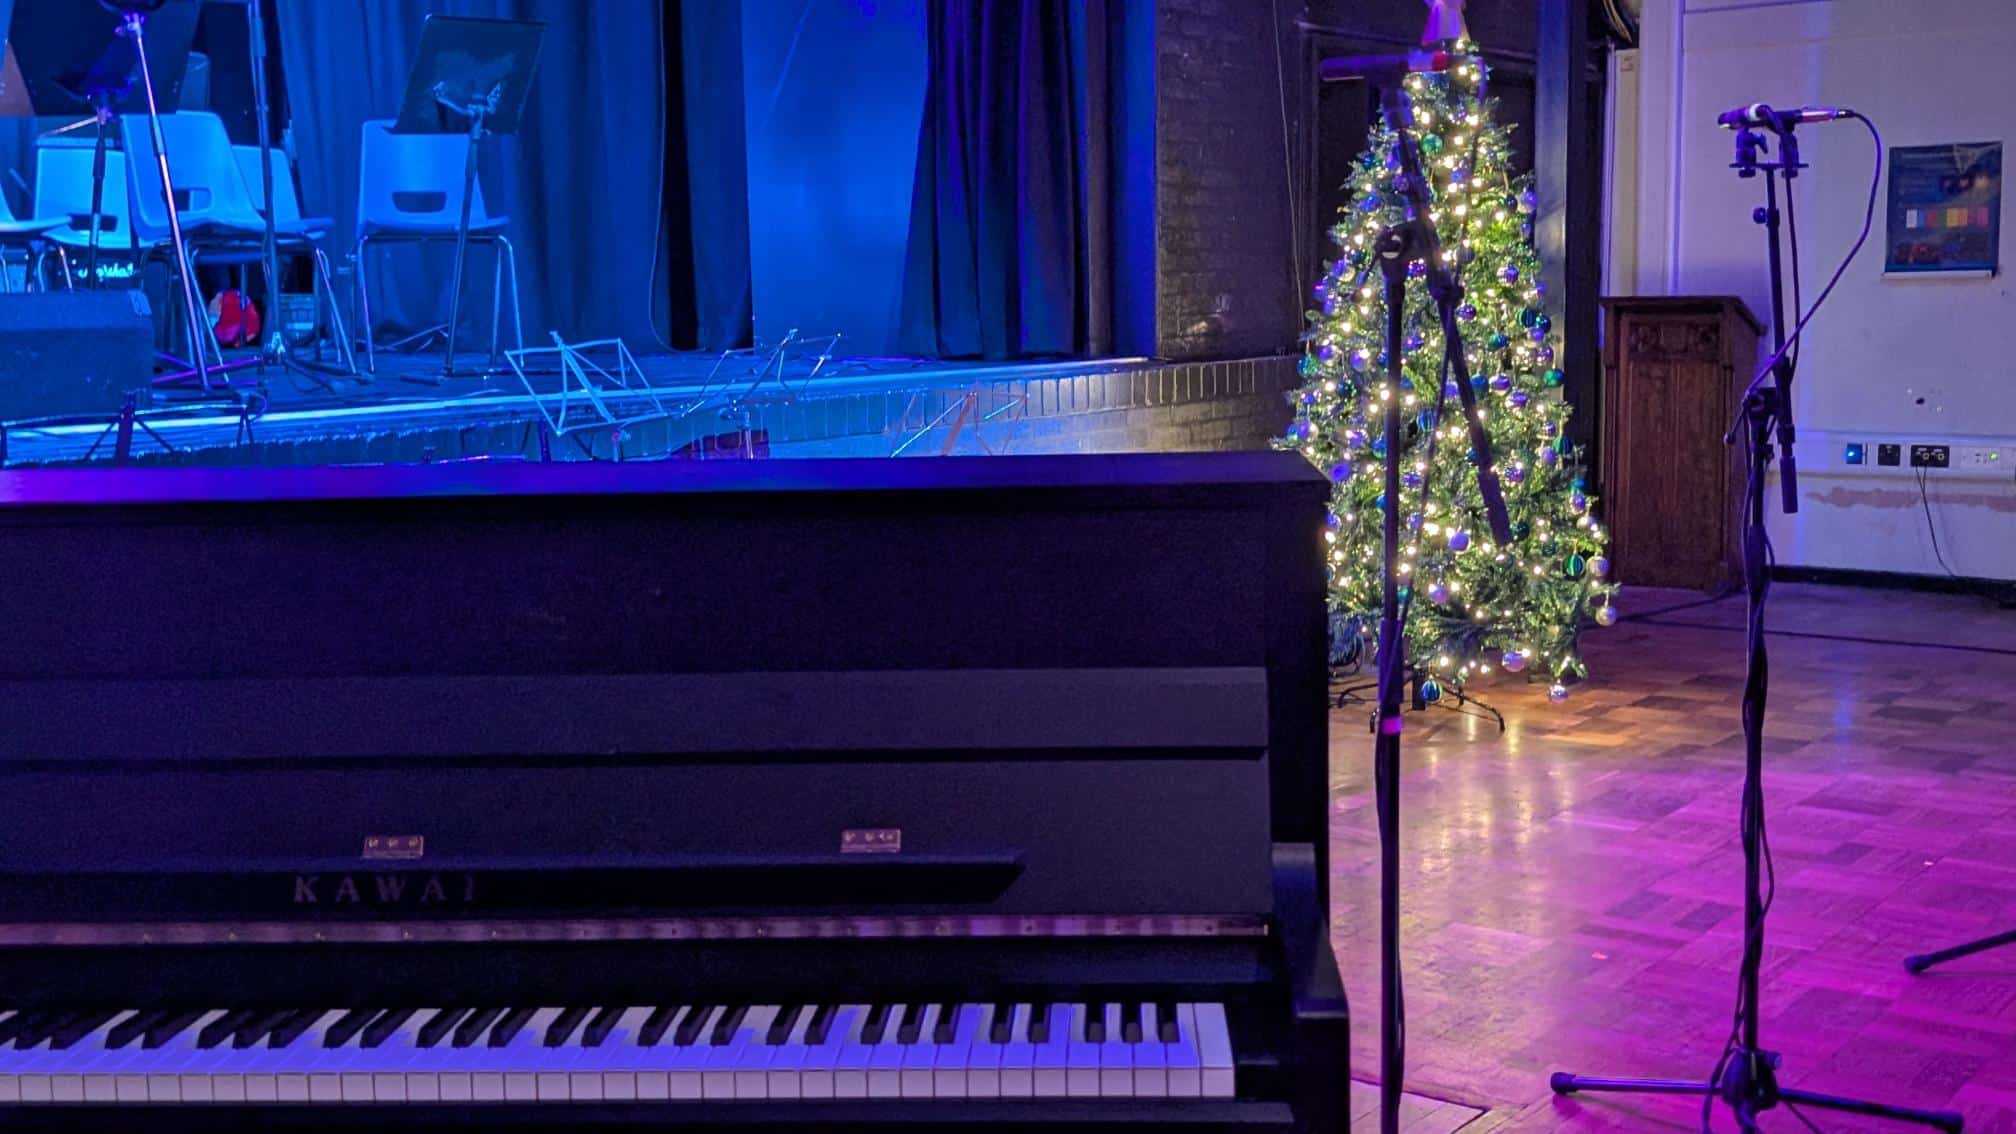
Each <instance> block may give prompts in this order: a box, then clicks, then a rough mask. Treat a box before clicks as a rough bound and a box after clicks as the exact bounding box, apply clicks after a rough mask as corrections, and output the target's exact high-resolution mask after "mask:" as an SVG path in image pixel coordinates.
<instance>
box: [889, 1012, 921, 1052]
mask: <svg viewBox="0 0 2016 1134" xmlns="http://www.w3.org/2000/svg"><path fill="white" fill-rule="evenodd" d="M923 1032H924V1005H922V1004H906V1005H904V1006H903V1018H902V1019H901V1020H900V1021H898V1022H897V1024H896V1042H897V1043H902V1044H911V1043H916V1042H917V1038H918V1036H920V1035H922V1034H923Z"/></svg>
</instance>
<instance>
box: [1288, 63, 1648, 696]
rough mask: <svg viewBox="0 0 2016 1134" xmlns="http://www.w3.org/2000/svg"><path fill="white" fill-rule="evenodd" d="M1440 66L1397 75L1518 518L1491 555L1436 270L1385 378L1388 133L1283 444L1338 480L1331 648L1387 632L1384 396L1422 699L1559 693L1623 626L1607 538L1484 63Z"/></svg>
mask: <svg viewBox="0 0 2016 1134" xmlns="http://www.w3.org/2000/svg"><path fill="white" fill-rule="evenodd" d="M1454 46H1455V49H1456V50H1455V51H1454V53H1452V54H1449V55H1445V56H1442V57H1440V59H1439V60H1438V63H1439V62H1443V61H1446V64H1447V66H1446V69H1441V70H1429V71H1417V72H1415V73H1413V74H1410V75H1408V76H1407V78H1406V80H1405V90H1406V93H1407V95H1408V98H1409V101H1410V102H1411V104H1412V109H1413V121H1412V124H1411V126H1410V127H1409V130H1410V136H1411V137H1412V138H1413V139H1414V141H1415V143H1416V146H1417V151H1416V152H1417V153H1418V154H1419V155H1420V156H1421V160H1422V162H1423V165H1424V173H1425V174H1426V180H1427V181H1428V183H1429V184H1428V186H1427V189H1428V192H1429V194H1430V201H1431V208H1430V213H1429V219H1430V220H1431V221H1432V222H1433V223H1434V225H1435V229H1436V232H1437V234H1438V235H1439V237H1440V241H1441V245H1442V249H1443V251H1442V255H1443V257H1444V259H1445V261H1446V262H1447V263H1448V264H1450V265H1451V266H1453V267H1455V268H1456V269H1457V277H1458V280H1459V281H1460V283H1461V286H1462V292H1463V294H1462V297H1461V306H1460V307H1459V308H1458V310H1457V319H1458V326H1459V328H1460V330H1461V333H1462V336H1463V343H1464V347H1465V349H1466V350H1467V352H1468V358H1469V362H1470V369H1471V372H1472V375H1473V377H1472V379H1471V384H1472V387H1473V389H1474V390H1475V391H1476V394H1477V398H1478V408H1479V411H1480V414H1481V416H1482V417H1483V420H1484V424H1485V428H1486V430H1487V431H1488V433H1489V436H1490V438H1491V446H1492V452H1493V456H1494V458H1495V460H1496V462H1497V467H1498V471H1499V479H1500V482H1501V484H1502V486H1503V488H1504V494H1505V502H1506V506H1507V509H1508V511H1509V513H1510V518H1511V521H1512V534H1513V539H1512V542H1511V543H1510V544H1508V545H1505V546H1499V545H1497V544H1495V543H1494V542H1493V540H1492V538H1491V535H1490V530H1489V528H1488V526H1487V525H1486V522H1485V516H1484V509H1483V501H1482V499H1481V497H1480V495H1479V489H1478V484H1477V470H1476V466H1475V464H1474V463H1473V457H1474V454H1473V453H1472V452H1471V450H1470V445H1469V440H1468V432H1467V426H1466V425H1465V423H1464V422H1463V420H1462V413H1461V407H1460V404H1459V402H1458V398H1457V395H1458V391H1457V390H1456V388H1455V386H1454V383H1453V381H1452V380H1451V379H1450V377H1449V375H1448V374H1447V373H1446V372H1445V368H1444V365H1443V343H1442V333H1441V325H1440V321H1439V319H1438V318H1437V313H1436V309H1435V306H1434V301H1433V300H1432V299H1431V298H1430V296H1429V295H1428V290H1427V288H1426V287H1425V286H1422V277H1424V276H1425V275H1426V274H1427V265H1426V264H1425V263H1421V262H1419V261H1417V262H1415V263H1412V264H1410V265H1408V274H1409V276H1410V277H1412V279H1413V286H1410V287H1409V288H1408V296H1407V307H1406V311H1405V313H1404V321H1405V325H1406V340H1405V354H1404V355H1403V358H1402V367H1403V373H1404V377H1403V378H1402V379H1401V381H1400V384H1399V388H1398V389H1397V390H1396V389H1392V388H1390V387H1389V384H1388V382H1387V376H1386V351H1385V343H1384V336H1385V329H1386V304H1385V291H1384V281H1383V277H1382V275H1381V273H1380V270H1379V264H1378V261H1377V259H1376V257H1375V256H1374V255H1373V253H1372V248H1373V246H1374V245H1375V244H1376V243H1377V241H1378V238H1379V236H1380V234H1381V233H1382V232H1383V231H1385V230H1386V229H1387V228H1388V226H1390V225H1393V224H1395V223H1397V222H1399V221H1400V220H1402V219H1403V218H1404V217H1405V211H1406V207H1407V206H1406V199H1405V197H1404V196H1403V195H1402V193H1401V192H1400V188H1399V185H1398V184H1397V175H1398V173H1399V170H1400V168H1401V161H1400V155H1399V153H1398V151H1397V149H1396V143H1397V141H1398V139H1397V138H1396V136H1395V135H1394V133H1393V132H1392V131H1391V130H1390V129H1388V128H1387V126H1386V125H1385V124H1384V123H1383V122H1382V123H1381V124H1380V125H1379V126H1377V127H1375V128H1374V131H1373V137H1372V139H1371V143H1370V145H1369V146H1368V148H1367V150H1366V152H1365V153H1364V155H1363V156H1362V157H1361V158H1360V160H1359V162H1358V164H1357V166H1356V168H1355V169H1354V171H1353V173H1352V176H1351V181H1350V191H1351V193H1350V198H1351V201H1352V202H1353V204H1352V205H1351V206H1349V207H1347V208H1346V209H1345V210H1344V212H1343V215H1342V216H1341V218H1340V219H1339V221H1338V223H1337V224H1336V225H1335V226H1333V227H1332V228H1331V230H1330V235H1331V237H1332V239H1333V240H1334V241H1335V242H1336V244H1337V247H1338V250H1339V257H1338V259H1337V260H1335V261H1334V262H1332V263H1331V264H1330V265H1329V266H1328V269H1327V271H1326V273H1325V275H1324V278H1323V279H1322V281H1321V282H1319V283H1318V284H1317V285H1316V289H1315V295H1316V299H1317V302H1318V303H1319V304H1320V309H1319V310H1316V311H1312V312H1310V313H1309V330H1308V333H1307V334H1306V336H1305V339H1306V342H1307V344H1308V350H1307V355H1306V357H1305V358H1304V359H1303V362H1302V373H1303V376H1304V379H1305V384H1304V386H1303V388H1302V392H1301V397H1300V399H1299V408H1298V412H1297V415H1296V420H1295V423H1294V425H1293V427H1292V429H1291V432H1290V436H1289V437H1288V438H1287V439H1286V440H1285V442H1284V445H1286V446H1288V447H1292V448H1295V449H1297V450H1299V451H1301V452H1302V453H1303V454H1304V455H1306V456H1307V457H1308V458H1309V459H1310V460H1311V461H1312V462H1314V463H1315V464H1316V465H1317V467H1319V468H1321V469H1323V470H1325V471H1326V472H1327V473H1329V475H1330V479H1331V482H1332V486H1333V487H1332V494H1331V515H1330V518H1329V530H1328V531H1327V532H1325V539H1326V540H1327V541H1328V543H1329V566H1330V606H1331V611H1332V614H1333V622H1334V624H1335V625H1336V627H1337V633H1338V636H1339V642H1338V645H1339V647H1340V651H1339V652H1340V653H1346V654H1348V653H1353V652H1355V650H1356V649H1357V648H1359V647H1361V646H1362V647H1364V648H1366V649H1367V650H1368V652H1369V649H1370V647H1371V645H1372V644H1373V642H1374V640H1375V638H1376V634H1377V627H1378V618H1379V601H1380V588H1381V583H1382V572H1383V558H1382V553H1381V546H1380V543H1381V541H1380V523H1381V509H1382V508H1384V507H1386V503H1387V502H1386V501H1385V499H1384V496H1383V492H1382V487H1383V486H1382V485H1381V483H1380V482H1381V475H1380V470H1381V464H1382V461H1383V460H1384V457H1385V443H1384V438H1383V436H1382V430H1381V422H1382V418H1383V407H1384V404H1385V399H1388V398H1398V399H1399V400H1400V402H1401V404H1402V406H1403V407H1404V412H1405V416H1406V419H1407V422H1408V427H1407V429H1406V431H1405V434H1404V437H1405V441H1404V445H1405V451H1404V452H1403V454H1402V457H1403V461H1404V463H1403V465H1402V469H1403V473H1404V480H1403V483H1402V489H1401V498H1400V500H1399V501H1397V502H1396V503H1395V504H1394V506H1395V507H1397V508H1399V509H1400V512H1399V515H1400V519H1401V522H1402V529H1401V534H1402V544H1403V546H1402V556H1403V558H1402V560H1401V565H1400V568H1399V571H1400V575H1401V578H1400V584H1401V586H1402V587H1403V588H1405V591H1403V593H1404V594H1407V595H1409V596H1410V598H1409V602H1410V605H1411V614H1410V617H1409V619H1408V625H1407V639H1406V643H1407V651H1408V657H1407V660H1408V662H1409V663H1410V664H1411V665H1412V666H1413V667H1414V669H1415V670H1416V673H1417V674H1418V675H1419V677H1420V678H1421V681H1422V688H1423V690H1424V692H1425V693H1426V694H1427V695H1429V696H1430V697H1433V696H1435V695H1437V693H1438V692H1439V688H1440V686H1441V685H1444V684H1446V685H1450V686H1460V685H1461V684H1462V683H1463V682H1464V681H1465V680H1466V679H1468V678H1470V677H1473V676H1476V675H1478V674H1483V673H1489V672H1490V671H1491V669H1492V668H1493V663H1494V661H1495V662H1496V663H1497V664H1502V665H1503V666H1504V668H1505V669H1507V670H1512V671H1515V672H1517V671H1522V670H1524V671H1528V672H1529V673H1531V674H1533V675H1536V676H1545V677H1549V678H1552V679H1553V681H1554V688H1553V690H1552V693H1553V695H1554V696H1555V698H1556V699H1557V700H1558V699H1560V698H1562V697H1565V696H1566V695H1567V690H1566V688H1565V685H1564V681H1565V680H1566V679H1569V678H1571V677H1579V676H1582V675H1583V674H1585V672H1586V670H1585V669H1584V667H1583V663H1582V659H1581V656H1580V654H1579V653H1578V651H1577V649H1576V642H1577V638H1578V636H1579V634H1580V632H1581V629H1582V626H1583V623H1584V620H1585V618H1594V619H1595V621H1597V622H1598V623H1601V624H1603V625H1608V624H1610V623H1611V622H1613V621H1615V619H1616V617H1617V613H1616V608H1615V607H1614V606H1613V605H1612V601H1611V600H1612V598H1613V596H1614V595H1615V593H1616V586H1615V584H1614V583H1612V582H1611V581H1610V579H1609V577H1608V576H1609V564H1608V561H1607V560H1606V559H1605V558H1604V556H1603V550H1604V535H1603V529H1602V527H1601V526H1600V525H1599V524H1598V523H1597V522H1596V521H1595V520H1594V518H1593V517H1592V516H1591V515H1590V506H1591V499H1590V496H1589V493H1588V492H1587V490H1586V486H1585V481H1584V479H1583V475H1582V473H1581V471H1580V468H1579V460H1580V453H1579V452H1578V451H1577V450H1576V449H1575V448H1574V447H1573V446H1572V445H1571V444H1570V442H1569V440H1568V436H1567V432H1566V425H1567V421H1568V416H1569V408H1568V405H1567V403H1566V402H1564V401H1563V400H1562V395H1561V386H1562V379H1563V375H1562V372H1561V370H1560V368H1559V366H1558V365H1557V358H1558V355H1559V344H1558V341H1557V338H1556V336H1555V335H1554V332H1553V328H1552V323H1551V321H1550V320H1549V318H1548V316H1547V314H1546V312H1545V311H1544V310H1543V309H1542V304H1543V300H1544V297H1545V295H1546V290H1545V285H1544V284H1543V283H1542V282H1541V281H1540V278H1539V259H1538V257H1537V255H1536V254H1535V252H1534V249H1533V241H1532V237H1533V213H1534V207H1535V203H1536V198H1535V195H1534V192H1533V189H1532V185H1531V178H1530V175H1529V176H1525V177H1514V176H1512V173H1511V170H1510V168H1509V162H1510V160H1511V143H1510V138H1509V135H1510V130H1509V128H1508V127H1505V126H1502V125H1499V124H1497V123H1495V122H1493V120H1492V112H1493V109H1494V104H1493V102H1492V101H1491V100H1490V99H1489V97H1488V94H1487V76H1486V71H1485V67H1484V64H1483V62H1482V61H1481V60H1479V59H1478V58H1476V57H1475V55H1474V50H1475V49H1474V47H1472V45H1470V44H1469V43H1468V42H1467V41H1458V42H1456V43H1455V44H1454Z"/></svg>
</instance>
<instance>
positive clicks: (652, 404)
mask: <svg viewBox="0 0 2016 1134" xmlns="http://www.w3.org/2000/svg"><path fill="white" fill-rule="evenodd" d="M504 357H505V358H506V359H507V360H508V361H509V362H510V363H511V370H512V372H513V373H515V374H517V375H518V381H519V382H520V383H522V384H523V385H524V387H525V392H526V393H527V394H530V395H531V396H532V401H533V404H534V405H536V406H538V407H539V416H540V417H541V418H542V419H544V421H545V423H546V429H547V431H548V432H549V433H550V434H551V435H552V436H554V437H565V436H567V435H568V434H570V433H576V432H579V431H581V430H584V429H610V430H615V431H618V432H620V431H622V430H624V429H627V428H628V427H630V426H632V425H641V424H643V423H645V422H647V421H663V420H667V419H670V418H673V417H681V416H684V414H683V413H680V412H676V411H674V410H672V409H670V408H667V406H666V404H665V400H664V398H663V397H662V396H661V395H660V393H659V391H657V390H656V389H654V388H652V386H651V383H650V382H649V381H648V380H646V379H645V377H644V370H643V368H642V367H640V366H638V365H637V359H636V356H634V355H632V354H631V353H630V348H629V347H628V346H627V345H625V344H624V342H623V340H622V339H597V340H595V341H593V342H585V343H569V342H567V341H565V340H563V339H562V338H561V337H560V336H559V334H558V333H555V334H554V335H553V345H552V346H550V347H522V348H520V349H518V350H512V351H505V352H504ZM552 374H558V376H559V385H558V388H550V387H549V388H546V389H541V388H540V386H539V383H538V382H536V381H535V380H534V379H535V378H537V377H540V376H545V375H552ZM688 412H690V409H689V410H688Z"/></svg>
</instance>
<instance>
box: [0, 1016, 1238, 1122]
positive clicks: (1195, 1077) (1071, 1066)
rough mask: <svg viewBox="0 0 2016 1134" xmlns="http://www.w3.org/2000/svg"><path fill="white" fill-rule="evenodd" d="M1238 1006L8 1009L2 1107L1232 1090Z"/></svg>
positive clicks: (1, 1062) (1, 1033)
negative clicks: (1230, 1022) (1233, 1011)
mask: <svg viewBox="0 0 2016 1134" xmlns="http://www.w3.org/2000/svg"><path fill="white" fill-rule="evenodd" d="M1233 1085H1234V1084H1233V1056H1232V1046H1231V1039H1230V1035H1229V1033H1228V1030H1227V1027H1226V1020H1225V1008H1224V1005H1222V1004H1194V1003H1168V1002H1163V1003H1149V1004H1139V1003H1103V1004H1006V1003H1002V1004H842V1005H833V1004H825V1005H812V1004H796V1005H774V1004H756V1005H665V1006H658V1007H641V1008H639V1007H601V1008H583V1007H573V1008H537V1009H533V1008H515V1009H502V1008H483V1009H470V1008H448V1009H419V1010H414V1009H382V1010H381V1009H362V1010H354V1011H344V1010H321V1009H303V1010H295V1011H285V1010H280V1011H266V1010H252V1009H246V1010H237V1011H226V1010H213V1011H207V1012H206V1011H193V1010H192V1011H179V1012H178V1011H168V1010H162V1011H123V1012H114V1011H109V1010H108V1011H97V1012H71V1013H56V1012H33V1011H0V1103H52V1104H61V1103H145V1104H154V1105H159V1104H173V1103H199V1104H201V1103H241V1102H242V1103H262V1102H283V1103H284V1102H295V1103H432V1102H478V1103H481V1102H493V1103H515V1102H541V1103H545V1102H602V1101H611V1100H666V1101H683V1100H716V1099H770V1100H775V1099H815V1100H816V1099H944V1098H956V1099H965V1098H990V1099H991V1098H1010V1099H1013V1098H1041V1099H1052V1098H1230V1097H1232V1096H1233Z"/></svg>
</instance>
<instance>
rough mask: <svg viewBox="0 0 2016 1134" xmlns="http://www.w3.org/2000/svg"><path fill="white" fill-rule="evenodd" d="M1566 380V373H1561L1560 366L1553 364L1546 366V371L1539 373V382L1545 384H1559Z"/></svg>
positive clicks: (1550, 352)
mask: <svg viewBox="0 0 2016 1134" xmlns="http://www.w3.org/2000/svg"><path fill="white" fill-rule="evenodd" d="M1548 353H1549V354H1552V353H1553V352H1552V351H1549V352H1548ZM1567 380H1568V375H1566V374H1564V373H1562V372H1561V370H1560V368H1558V367H1553V366H1550V367H1548V368H1547V370H1546V372H1545V373H1543V374H1541V375H1540V381H1541V383H1542V384H1543V385H1547V386H1559V385H1560V384H1561V383H1563V382H1566V381H1567Z"/></svg>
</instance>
